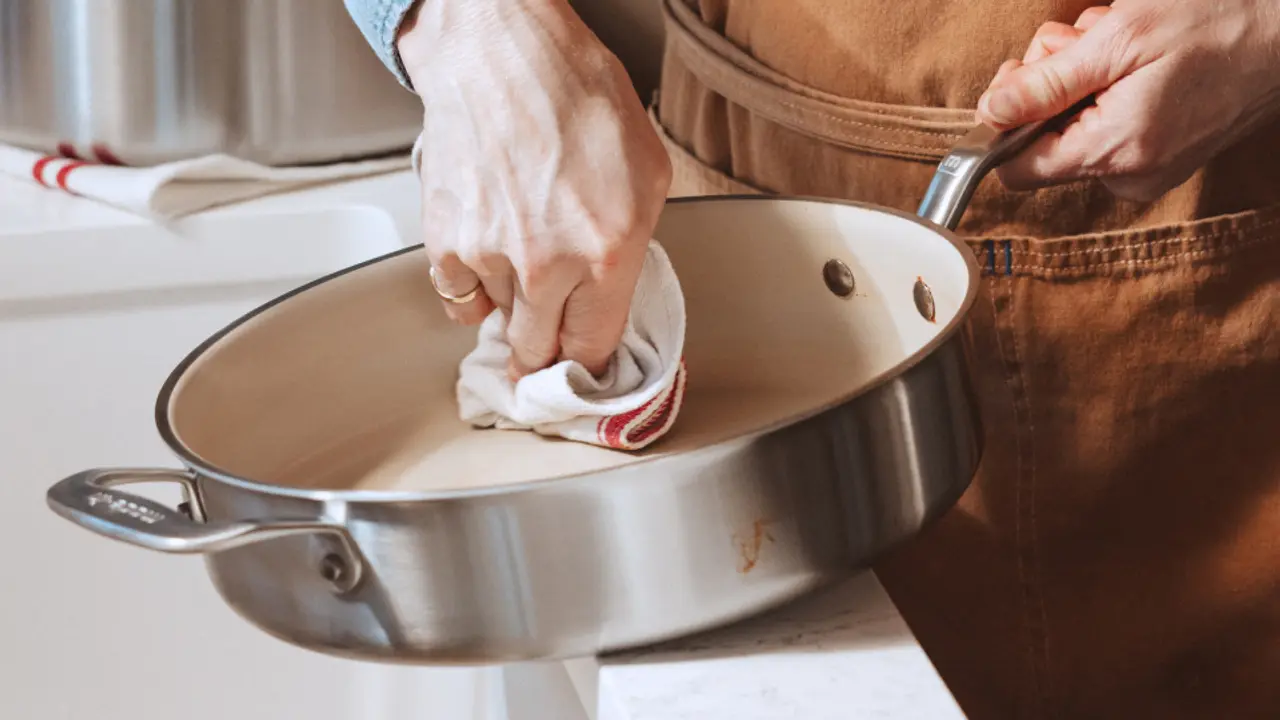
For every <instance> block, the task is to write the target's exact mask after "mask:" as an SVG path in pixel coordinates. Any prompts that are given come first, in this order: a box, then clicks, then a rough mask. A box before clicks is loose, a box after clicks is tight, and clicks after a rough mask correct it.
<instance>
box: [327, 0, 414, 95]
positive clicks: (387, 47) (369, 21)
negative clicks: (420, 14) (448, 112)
mask: <svg viewBox="0 0 1280 720" xmlns="http://www.w3.org/2000/svg"><path fill="white" fill-rule="evenodd" d="M418 2H419V0H343V3H344V4H345V5H346V7H347V12H348V13H349V14H350V15H351V19H352V20H354V21H355V23H356V26H357V27H359V28H360V32H361V33H362V34H363V35H364V37H365V40H366V41H368V43H369V45H370V46H371V47H372V48H373V50H374V52H376V53H377V54H378V58H379V59H381V60H382V62H383V64H384V65H386V66H387V69H388V70H390V71H391V72H393V73H395V75H396V77H397V78H399V80H400V82H401V83H402V84H403V85H404V86H405V87H412V85H411V83H410V81H409V76H408V74H407V73H406V72H405V69H404V64H403V63H402V62H401V60H400V54H399V52H398V51H397V50H396V34H397V32H398V30H399V29H400V26H401V24H402V23H403V22H404V19H405V17H406V16H407V15H408V14H409V12H410V10H412V9H413V6H414V5H415V4H417V3H418Z"/></svg>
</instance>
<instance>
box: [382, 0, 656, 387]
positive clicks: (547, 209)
mask: <svg viewBox="0 0 1280 720" xmlns="http://www.w3.org/2000/svg"><path fill="white" fill-rule="evenodd" d="M397 47H398V49H399V52H400V57H401V61H402V63H403V65H404V67H405V71H406V73H407V74H408V76H409V80H410V82H411V83H412V85H413V88H414V91H415V92H416V93H417V94H418V95H419V96H420V97H421V98H422V102H423V106H424V110H425V120H424V122H423V130H424V132H423V147H422V155H421V159H422V166H421V173H422V205H423V208H422V217H423V224H424V230H425V235H426V237H425V242H424V244H425V246H426V250H427V254H428V255H429V257H430V260H431V263H432V267H433V268H434V272H435V274H436V280H437V283H438V288H439V290H441V291H443V292H444V293H448V294H449V295H454V296H459V295H465V294H467V293H468V292H470V291H471V290H472V289H474V288H477V287H480V288H481V290H480V292H479V293H478V294H477V296H476V298H475V299H474V300H472V301H471V302H468V303H465V304H453V303H446V305H445V307H446V309H447V310H448V312H449V314H450V316H451V317H452V318H453V319H454V320H455V321H458V322H462V323H466V324H475V323H479V322H480V321H482V320H483V319H484V318H485V317H486V316H487V315H488V314H489V313H490V312H491V311H492V310H493V309H494V308H495V307H497V308H500V309H501V310H502V311H503V312H506V313H508V316H509V320H510V322H509V325H508V332H507V336H508V340H509V342H510V344H511V347H512V354H513V358H512V367H511V373H512V376H513V378H516V377H519V376H522V375H525V374H528V373H531V372H534V371H536V370H540V369H542V368H544V367H547V366H548V365H551V364H552V363H554V362H556V361H559V360H576V361H578V362H581V363H582V364H583V365H585V366H586V367H587V369H589V370H590V371H591V372H593V373H596V374H599V373H601V372H603V371H604V370H605V369H606V368H607V367H608V362H609V359H610V357H612V355H613V353H614V351H615V350H616V348H617V344H618V343H619V342H620V341H621V336H622V330H623V328H624V326H625V324H626V319H627V315H628V312H629V310H630V305H631V297H632V294H633V293H634V291H635V284H636V281H637V279H638V278H639V274H640V269H641V265H642V264H643V261H644V256H645V250H646V247H647V245H648V242H649V239H650V236H651V235H652V232H653V229H654V226H655V225H656V224H657V221H658V216H659V214H660V213H661V210H662V208H663V204H664V202H665V200H666V193H667V189H668V187H669V185H670V183H671V165H670V161H669V160H668V158H667V155H666V152H665V149H664V148H663V146H662V142H661V140H660V139H659V138H658V135H657V133H656V132H655V131H654V129H653V127H652V126H651V125H650V123H649V122H648V118H647V117H646V114H645V110H644V107H643V106H642V104H641V102H640V99H639V98H638V97H637V96H636V93H635V90H634V89H633V87H632V85H631V82H630V80H629V78H628V76H627V74H626V71H625V69H624V68H623V67H622V65H621V63H620V62H619V61H618V60H617V58H616V57H615V56H614V55H613V54H612V53H611V52H609V50H608V49H607V48H605V47H604V45H602V44H601V43H600V41H599V40H598V39H597V38H596V37H595V35H594V34H593V33H592V32H591V31H590V30H589V29H588V28H587V27H586V25H584V24H583V23H582V21H581V20H580V19H579V18H578V17H577V15H576V14H575V13H574V11H573V10H572V9H571V8H570V6H569V3H568V2H567V0H425V2H421V3H419V7H418V8H417V10H416V15H415V16H411V17H409V18H407V19H406V22H405V25H404V26H403V27H402V29H401V34H400V37H399V40H398V44H397Z"/></svg>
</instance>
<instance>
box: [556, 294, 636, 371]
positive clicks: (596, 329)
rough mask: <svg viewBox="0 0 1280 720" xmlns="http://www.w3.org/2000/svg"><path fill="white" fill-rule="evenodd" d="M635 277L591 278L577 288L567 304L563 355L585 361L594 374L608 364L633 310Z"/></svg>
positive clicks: (562, 328) (562, 338) (561, 352)
mask: <svg viewBox="0 0 1280 720" xmlns="http://www.w3.org/2000/svg"><path fill="white" fill-rule="evenodd" d="M634 288H635V282H634V280H633V281H631V282H620V281H619V278H617V277H615V278H612V279H610V281H608V282H602V281H601V280H596V279H592V280H589V281H587V282H585V283H583V284H582V285H579V286H578V287H577V288H576V289H574V291H573V293H572V294H570V295H569V299H568V301H567V302H566V303H565V309H564V320H563V323H562V327H561V330H560V343H561V347H560V356H561V357H562V358H564V359H565V360H575V361H577V362H579V363H582V365H583V366H584V367H586V369H587V370H588V371H590V372H591V374H592V375H596V376H599V375H601V374H603V373H604V371H605V370H607V369H608V367H609V361H610V359H611V358H612V357H613V353H614V350H615V348H617V346H618V343H619V342H620V341H621V340H622V332H623V329H624V328H625V327H626V323H627V316H628V315H629V314H630V312H631V296H632V292H631V291H632V290H634Z"/></svg>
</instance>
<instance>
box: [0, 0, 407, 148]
mask: <svg viewBox="0 0 1280 720" xmlns="http://www.w3.org/2000/svg"><path fill="white" fill-rule="evenodd" d="M421 129H422V105H421V103H420V101H419V100H418V99H417V97H416V96H414V95H413V94H412V93H410V92H408V91H406V90H404V89H403V88H401V87H400V85H399V83H397V82H396V80H395V78H394V76H392V75H391V73H389V72H387V70H386V68H384V67H383V66H382V64H381V62H379V60H378V58H377V57H376V55H375V54H374V53H373V51H372V50H371V49H370V48H369V46H368V44H367V43H366V42H365V41H364V39H363V38H362V37H361V35H360V32H359V30H358V29H357V28H356V27H355V24H354V23H352V22H351V19H350V17H349V16H348V15H347V13H346V10H345V9H344V8H343V5H342V1H341V0H93V1H92V2H85V0H0V142H5V143H10V144H14V145H19V146H23V147H28V148H32V149H35V150H40V151H43V152H47V153H50V154H55V153H58V152H59V151H60V148H61V151H62V152H65V153H68V154H71V153H74V154H76V155H79V156H83V157H86V158H89V159H94V160H98V161H102V162H115V161H122V162H125V163H127V164H131V165H151V164H155V163H162V162H167V161H171V160H178V159H183V158H189V157H195V156H199V155H205V154H209V153H214V152H225V153H230V154H234V155H237V156H239V157H243V158H246V159H249V160H254V161H257V162H262V163H266V164H272V165H294V164H307V163H321V162H331V161H336V160H340V159H346V158H356V157H366V156H373V155H379V154H385V153H389V152H392V151H398V150H404V149H407V148H408V147H409V146H411V145H412V144H413V140H414V138H415V137H416V135H417V133H418V132H419V131H420V130H421Z"/></svg>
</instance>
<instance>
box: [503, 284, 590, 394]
mask: <svg viewBox="0 0 1280 720" xmlns="http://www.w3.org/2000/svg"><path fill="white" fill-rule="evenodd" d="M551 273H554V275H552V274H551ZM532 279H533V280H534V282H532V283H531V282H530V277H529V276H528V275H526V277H525V278H524V280H523V282H517V283H516V285H517V287H516V288H515V297H514V300H513V302H512V304H511V316H510V321H509V322H508V323H507V342H508V343H509V344H510V345H511V363H510V366H509V367H508V368H507V371H508V374H509V375H510V376H511V379H512V380H517V379H519V378H521V377H523V376H525V375H528V374H530V373H533V372H537V371H538V370H541V369H543V368H545V367H547V366H549V365H551V364H552V363H554V362H555V361H556V358H557V356H559V355H560V323H561V318H563V317H564V305H565V300H566V299H567V298H568V297H569V293H570V292H571V291H572V290H573V287H574V282H573V279H572V276H571V275H568V274H567V273H565V272H556V271H555V268H552V270H550V271H548V277H547V278H546V279H545V280H543V279H542V278H539V277H538V276H537V275H534V276H533V278H532Z"/></svg>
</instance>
